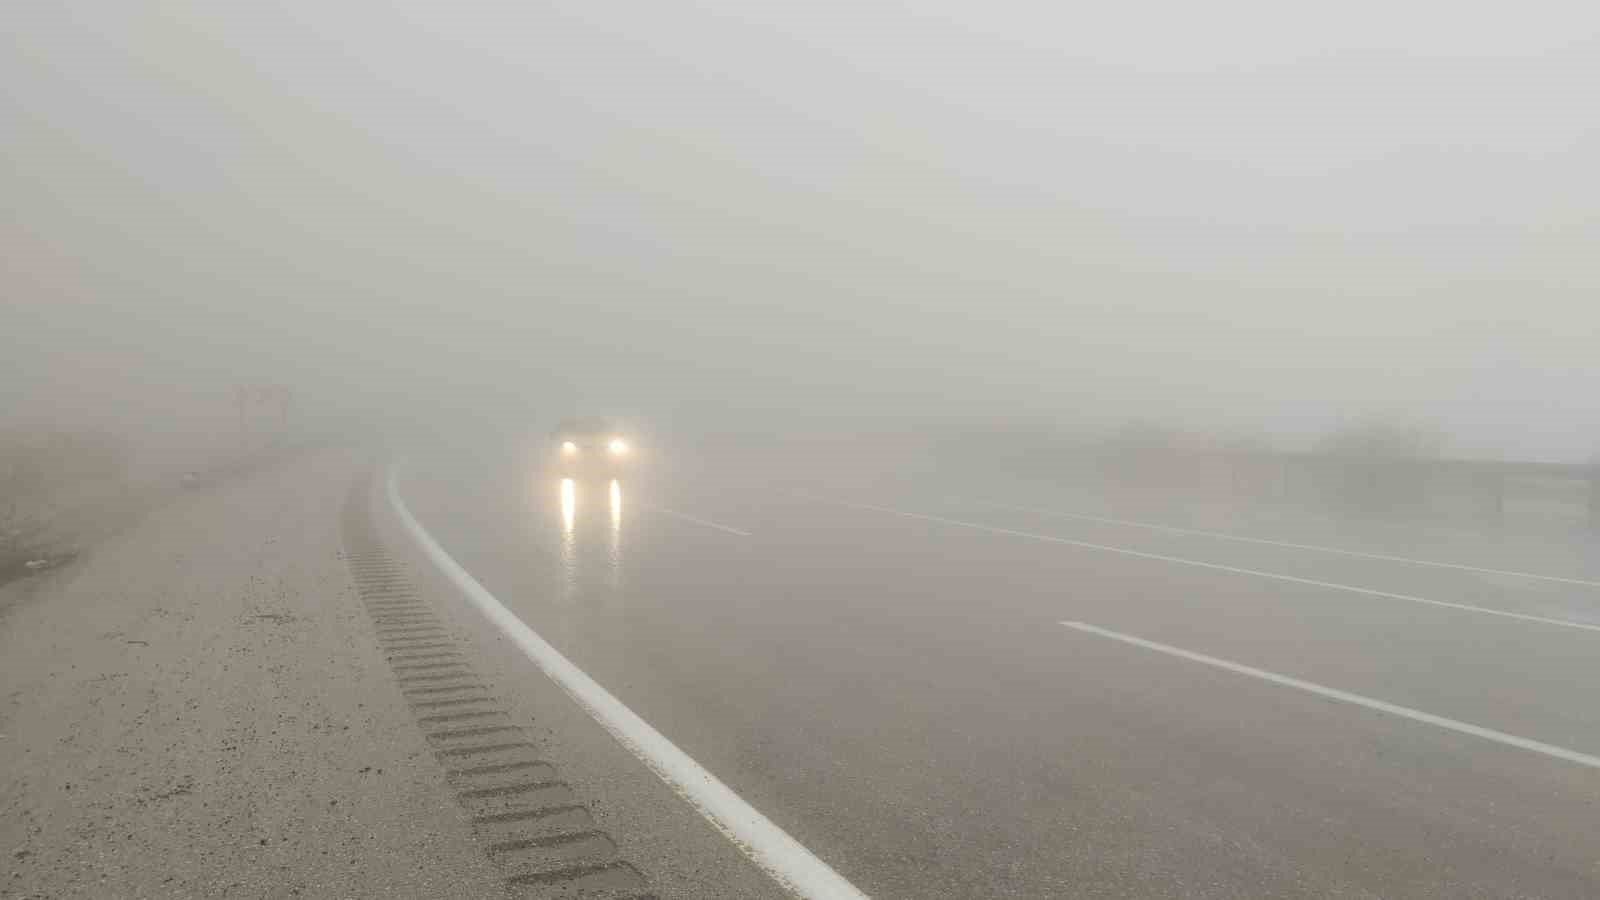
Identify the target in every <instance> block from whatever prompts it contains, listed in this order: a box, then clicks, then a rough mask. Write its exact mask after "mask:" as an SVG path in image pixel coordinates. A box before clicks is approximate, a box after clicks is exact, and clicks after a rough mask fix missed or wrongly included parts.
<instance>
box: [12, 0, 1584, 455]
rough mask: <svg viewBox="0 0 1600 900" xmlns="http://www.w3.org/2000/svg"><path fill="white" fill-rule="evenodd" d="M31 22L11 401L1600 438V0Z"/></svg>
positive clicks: (1490, 444) (153, 10) (534, 6)
mask: <svg viewBox="0 0 1600 900" xmlns="http://www.w3.org/2000/svg"><path fill="white" fill-rule="evenodd" d="M8 18H9V22H8V28H7V35H6V36H5V37H4V38H0V40H3V41H4V42H5V45H4V50H3V52H0V125H3V127H0V152H3V153H4V155H5V160H4V161H5V169H4V172H3V173H0V179H3V181H0V190H3V196H4V197H5V199H6V212H7V214H6V216H5V217H4V219H3V220H0V228H3V232H0V267H3V268H0V278H3V284H4V287H3V290H4V295H3V296H4V318H3V320H0V379H3V381H4V386H3V388H0V390H3V391H4V394H3V399H4V402H5V405H6V410H7V413H8V415H9V416H13V417H35V418H36V417H38V416H40V415H44V414H48V415H53V416H58V417H60V418H62V419H63V420H66V419H68V418H70V417H71V416H75V415H85V416H87V415H97V414H102V413H104V412H105V410H107V409H118V410H122V411H123V412H124V414H126V411H127V410H130V409H135V410H159V409H161V408H163V407H164V406H166V405H170V404H171V403H172V402H174V401H172V400H171V397H173V396H175V395H176V394H194V393H196V392H199V393H204V392H206V391H209V390H213V389H218V390H224V391H225V390H228V389H230V388H231V386H232V385H233V384H234V383H236V382H239V381H241V380H271V381H278V382H283V383H287V384H291V385H293V386H294V387H296V389H297V390H299V391H300V392H302V394H303V395H304V396H306V397H308V398H311V397H315V398H318V400H319V401H320V402H326V403H328V404H330V405H332V406H337V407H339V408H351V409H353V408H360V407H362V406H363V405H371V406H374V407H385V408H389V409H394V408H397V407H398V408H412V409H416V410H417V411H418V414H419V416H422V417H425V416H426V414H427V411H428V409H429V408H430V407H432V406H437V405H446V404H454V403H460V402H462V401H463V398H473V400H474V402H482V403H484V404H486V405H489V406H492V405H495V404H500V405H501V407H502V408H504V409H505V410H506V414H507V415H516V414H520V413H517V412H516V410H518V409H519V405H520V404H524V403H525V404H528V405H529V406H531V407H539V408H541V409H542V408H546V407H549V408H554V407H561V408H562V409H563V411H566V410H568V409H572V410H579V411H585V412H612V411H622V412H637V413H644V414H647V415H654V416H658V417H663V418H672V417H674V416H683V417H691V416H706V415H712V414H714V413H715V411H716V410H718V409H723V408H727V409H731V410H736V411H738V412H739V414H741V415H743V414H758V413H760V412H761V411H771V412H775V413H779V414H782V413H785V412H787V411H791V410H816V409H840V410H849V411H852V412H864V413H869V414H904V415H939V416H944V417H963V416H984V417H991V418H1007V417H1013V416H1015V417H1025V418H1032V419H1039V418H1059V419H1061V420H1091V421H1112V420H1117V419H1120V418H1125V417H1143V418H1162V419H1171V420H1174V421H1177V422H1181V423H1187V424H1205V423H1216V424H1218V425H1220V426H1222V427H1227V428H1248V427H1252V426H1257V425H1258V426H1260V427H1261V428H1264V429H1266V430H1269V431H1273V432H1276V433H1280V434H1290V435H1293V434H1304V433H1308V432H1312V431H1316V430H1318V429H1321V428H1324V427H1327V425H1328V424H1329V423H1332V422H1336V421H1338V420H1339V419H1341V418H1344V417H1353V416H1366V415H1384V416H1396V417H1405V418H1414V419H1424V420H1431V421H1435V422H1438V423H1439V424H1441V425H1443V426H1444V427H1446V428H1448V429H1449V430H1450V431H1451V432H1453V433H1454V434H1455V435H1456V440H1455V445H1456V447H1457V448H1458V449H1460V450H1462V451H1464V452H1484V451H1493V452H1505V453H1509V454H1512V455H1519V456H1526V455H1535V456H1546V457H1587V456H1588V455H1589V454H1590V453H1591V452H1592V451H1593V450H1596V449H1600V390H1597V387H1600V353H1597V352H1596V351H1597V347H1600V340H1597V338H1600V250H1597V248H1600V102H1597V97H1596V91H1595V87H1594V86H1595V85H1596V84H1600V4H1596V3H1592V2H1573V3H1541V2H1526V3H1520V4H1511V3H1505V2H1492V3H1491V2H1472V0H1466V2H1460V0H1457V2H1444V0H1439V2H1434V0H1427V2H1421V0H1414V2H1405V0H1386V2H1367V0H1358V2H1340V3H1326V4H1319V5H1315V6H1313V5H1309V4H1285V3H1278V2H1264V0H1222V2H1211V3H1205V4H1193V3H1185V2H1178V0H1159V2H1158V0H1148V2H1129V3H1118V4H1062V3H1051V2H1039V3H1019V2H1004V0H1001V2H995V0H985V2H981V3H979V2H966V3H955V2H946V0H917V2H911V0H907V2H887V0H863V2H852V3H784V4H777V3H764V2H751V0H715V2H704V0H702V2H694V3H687V2H680V3H660V4H607V3H596V2H593V0H585V2H547V3H504V4H470V3H414V4H395V3H370V4H358V3H354V2H351V3H316V4H313V3H301V4H243V3H240V4H228V3H193V4H177V3H170V4H136V3H128V4H113V3H91V2H79V3H58V2H43V0H41V2H24V3H20V4H17V5H15V6H14V7H13V8H12V10H11V14H10V16H9V17H8Z"/></svg>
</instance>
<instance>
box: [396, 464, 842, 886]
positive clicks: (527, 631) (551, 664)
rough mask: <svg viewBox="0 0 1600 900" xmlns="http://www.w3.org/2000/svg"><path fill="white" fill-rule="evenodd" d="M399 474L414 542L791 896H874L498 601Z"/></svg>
mask: <svg viewBox="0 0 1600 900" xmlns="http://www.w3.org/2000/svg"><path fill="white" fill-rule="evenodd" d="M397 469H398V467H397V466H390V467H389V470H388V473H387V478H386V481H387V488H388V495H389V504H390V506H392V507H393V508H394V511H395V513H396V514H397V515H398V516H399V519H400V521H401V523H402V524H403V525H404V526H405V528H406V530H407V531H408V532H409V533H410V535H411V537H412V539H413V540H415V541H416V542H417V545H418V546H420V547H421V548H422V550H423V552H424V553H426V554H427V555H428V558H429V559H430V560H432V561H433V564H434V565H436V566H438V567H439V570H440V572H442V573H443V574H444V575H445V576H446V577H448V578H449V579H450V580H451V581H452V582H454V583H455V585H456V587H457V588H459V589H460V590H461V592H462V593H463V594H464V595H466V597H467V599H468V600H470V601H471V602H472V604H473V605H474V606H476V607H477V608H478V611H479V612H481V613H483V615H484V617H485V618H487V619H488V620H489V621H490V622H492V623H494V624H495V625H496V626H498V627H499V628H500V630H501V631H503V632H505V634H506V636H507V637H509V638H511V640H512V641H513V642H515V643H516V644H517V646H518V647H519V648H521V650H522V652H523V653H524V654H526V655H527V657H528V658H529V659H531V660H533V662H534V663H535V664H537V665H538V666H539V668H540V669H541V670H543V671H544V673H545V674H546V675H548V676H549V677H550V678H551V680H553V681H555V683H556V684H558V685H560V686H561V689H562V690H564V691H566V692H567V694H568V695H569V696H571V697H572V699H573V700H575V701H577V703H578V705H579V706H582V707H583V709H584V711H585V712H587V713H588V714H589V715H590V716H591V717H593V718H594V720H595V721H596V722H599V723H600V725H601V726H602V727H604V728H605V729H606V731H609V732H610V733H611V735H612V737H615V738H616V739H617V740H618V741H619V742H620V743H621V744H622V745H623V746H624V747H627V748H628V750H629V751H630V752H632V753H633V755H634V756H636V757H638V758H639V759H640V761H642V762H643V763H644V764H645V765H647V766H649V767H650V769H651V771H653V772H655V773H656V775H657V776H659V777H660V778H661V780H662V781H664V782H666V783H667V785H668V786H669V787H671V788H672V789H673V790H674V791H676V792H677V794H678V795H679V796H680V797H682V798H683V799H684V800H686V801H688V802H689V804H690V805H692V806H693V807H694V808H695V809H696V810H697V811H698V812H699V813H700V815H702V816H704V817H705V818H706V820H707V821H709V822H710V823H711V824H712V825H713V826H715V827H716V828H717V830H718V831H721V832H722V833H723V835H724V836H726V837H727V838H728V839H729V840H730V841H732V842H733V844H734V846H736V847H738V848H739V850H740V851H741V852H743V853H744V855H745V856H747V857H749V858H750V860H751V861H752V862H754V863H755V864H756V865H757V866H759V867H760V868H761V869H762V871H764V872H766V873H767V874H768V875H769V876H771V877H772V878H773V880H775V881H777V882H778V884H780V885H782V886H783V887H784V888H785V889H786V890H788V891H790V892H792V893H794V894H796V895H797V896H800V897H807V898H827V900H832V898H840V900H855V898H862V900H864V898H866V896H867V895H866V894H864V893H862V892H861V891H860V890H858V889H857V888H856V887H855V885H852V884H851V883H850V882H849V881H846V880H845V879H844V877H843V876H841V875H840V874H839V873H838V872H835V871H834V870H833V869H832V868H831V867H830V866H829V865H828V864H827V863H825V862H823V861H822V860H821V859H819V858H817V856H816V855H815V854H813V853H812V852H811V851H810V850H808V849H806V848H805V846H804V845H802V844H801V843H800V842H799V841H796V840H795V839H794V838H792V837H790V836H789V834H788V833H787V832H785V831H784V830H783V829H781V828H779V827H778V826H777V825H775V824H773V823H772V821H771V820H770V819H768V818H767V817H766V816H764V815H762V814H761V813H760V812H759V811H758V810H756V808H755V807H753V806H751V805H750V804H749V803H746V802H745V801H744V799H743V798H741V797H740V796H739V795H738V794H735V793H734V792H733V791H732V790H731V789H730V788H729V787H728V786H727V785H725V784H723V783H722V782H721V781H719V780H718V779H717V777H716V776H715V775H712V774H711V773H710V772H708V771H706V770H705V769H704V768H702V767H701V766H700V764H699V763H697V762H695V761H694V760H693V759H691V758H690V757H689V755H688V754H686V753H684V752H683V751H682V750H679V749H678V748H677V746H676V745H674V744H673V743H672V742H671V741H669V740H667V739H666V737H664V736H663V735H662V734H661V733H660V732H658V731H656V730H655V729H654V728H652V727H651V726H650V723H648V722H646V721H645V720H644V719H641V718H639V716H638V715H636V714H635V713H634V712H633V710H631V709H628V707H626V706H624V705H623V704H622V701H620V700H618V699H617V698H616V697H614V696H612V695H611V692H609V691H607V690H606V689H605V688H604V687H601V686H600V683H599V682H597V681H595V680H594V679H593V678H590V677H589V676H588V675H587V674H586V673H584V671H583V670H582V669H579V668H578V667H577V666H576V665H574V664H573V663H572V662H571V661H570V660H568V659H567V658H566V657H565V656H563V655H561V653H560V651H558V650H556V648H555V647H553V646H551V645H550V644H549V643H547V642H546V641H545V640H544V638H541V637H540V636H539V635H538V634H537V633H536V632H535V631H534V630H533V629H532V628H529V627H528V626H527V624H526V623H524V622H523V621H522V620H521V619H519V618H517V616H516V614H514V613H512V612H511V611H510V610H509V609H506V607H505V606H504V605H503V604H501V602H500V601H499V600H497V599H495V597H494V595H493V594H491V593H489V591H488V589H486V588H485V587H484V586H483V585H481V584H479V583H478V580H477V579H475V578H473V577H472V575H471V574H470V573H469V572H467V570H466V569H463V568H462V567H461V565H460V564H459V563H457V562H456V561H455V560H454V559H452V558H451V557H450V554H448V553H446V552H445V550H444V548H443V547H441V546H439V544H438V542H436V541H435V540H434V539H433V537H432V536H431V535H429V534H428V532H427V530H426V529H424V528H423V527H422V525H421V523H419V522H418V521H417V520H416V518H414V517H413V516H412V515H411V511H410V510H409V509H408V508H407V507H406V504H405V501H404V500H403V499H401V497H400V491H399V488H398V486H397V483H396V472H397Z"/></svg>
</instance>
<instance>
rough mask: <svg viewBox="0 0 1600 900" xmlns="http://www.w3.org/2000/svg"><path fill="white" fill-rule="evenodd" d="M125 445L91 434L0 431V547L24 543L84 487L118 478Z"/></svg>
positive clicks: (126, 450)
mask: <svg viewBox="0 0 1600 900" xmlns="http://www.w3.org/2000/svg"><path fill="white" fill-rule="evenodd" d="M130 456H131V453H130V451H129V448H128V445H127V444H126V443H125V442H123V441H121V440H119V439H117V438H115V437H112V436H111V435H108V434H105V433H102V432H96V431H53V432H37V431H22V430H12V431H0V548H6V547H10V546H12V545H14V544H16V543H19V542H22V541H24V540H26V539H27V537H28V535H29V534H30V533H32V532H33V531H35V530H37V529H39V528H41V527H43V526H44V524H45V523H46V522H47V521H48V520H49V518H50V517H51V516H52V515H53V514H54V513H55V512H56V511H58V510H59V509H60V508H61V507H62V506H63V505H64V504H70V503H71V502H72V501H73V498H74V495H75V494H77V493H78V492H79V491H80V490H81V488H82V487H83V486H84V485H86V484H105V483H107V482H114V481H118V480H120V479H121V478H122V477H123V476H124V475H125V473H126V471H127V468H128V463H129V459H130Z"/></svg>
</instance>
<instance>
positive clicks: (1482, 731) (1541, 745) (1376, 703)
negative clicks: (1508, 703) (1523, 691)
mask: <svg viewBox="0 0 1600 900" xmlns="http://www.w3.org/2000/svg"><path fill="white" fill-rule="evenodd" d="M1060 624H1062V625H1065V626H1067V627H1068V628H1073V629H1076V630H1078V631H1083V632H1087V633H1089V634H1097V635H1099V636H1101V637H1105V638H1111V639H1112V640H1114V641H1121V642H1123V643H1125V644H1133V645H1134V646H1136V647H1143V648H1145V649H1146V650H1154V651H1156V652H1157V653H1165V654H1167V655H1169V656H1177V657H1181V658H1183V659H1187V660H1191V661H1193V662H1197V663H1204V664H1206V665H1208V666H1215V667H1217V668H1219V669H1227V670H1228V671H1230V672H1237V673H1238V674H1240V675H1249V676H1250V677H1252V678H1260V679H1261V680H1263V681H1270V682H1272V683H1274V684H1281V685H1283V686H1285V687H1292V688H1296V689H1299V690H1302V691H1309V692H1310V693H1313V694H1318V695H1320V696H1323V697H1327V698H1329V699H1332V700H1338V701H1340V702H1343V703H1353V704H1355V705H1357V706H1365V707H1366V708H1368V709H1375V710H1377V711H1379V712H1384V713H1388V714H1389V715H1392V716H1399V717H1401V718H1404V719H1411V720H1412V721H1415V722H1423V723H1426V724H1428V725H1434V726H1437V727H1439V728H1447V729H1449V730H1451V731H1459V732H1461V733H1462V734H1470V735H1472V736H1473V737H1479V738H1483V739H1485V740H1490V741H1494V742H1495V743H1498V744H1505V745H1506V746H1508V747H1516V748H1518V749H1521V750H1530V751H1532V752H1534V753H1540V754H1543V755H1545V756H1550V757H1554V758H1556V759H1561V760H1566V761H1567V762H1574V763H1577V764H1579V765H1582V766H1588V767H1590V768H1592V769H1600V756H1591V755H1589V754H1587V753H1580V752H1578V751H1577V750H1569V749H1567V748H1566V747H1558V746H1556V745H1555V744H1546V743H1545V742H1543V741H1536V740H1533V739H1532V738H1525V737H1518V736H1516V735H1514V734H1507V733H1505V732H1504V731H1496V730H1494V729H1493V728H1484V727H1483V726H1482V725H1473V724H1472V723H1470V722H1462V721H1460V720H1457V719H1450V718H1446V717H1445V716H1436V715H1434V714H1433V713H1426V712H1423V711H1422V710H1419V709H1412V708H1411V707H1409V706H1400V705H1399V704H1396V703H1389V702H1387V701H1384V700H1378V699H1375V698H1373V697H1367V696H1365V695H1362V694H1352V693H1350V692H1349V691H1341V690H1339V689H1338V688H1331V687H1328V686H1327V685H1322V684H1317V683H1316V682H1314V681H1305V680H1303V679H1300V678H1294V677H1292V676H1289V675H1279V674H1278V673H1276V672H1268V671H1267V670H1265V669H1257V668H1256V667H1254V666H1247V665H1244V664H1243V663H1236V662H1231V661H1229V660H1226V659H1218V658H1217V657H1215V656H1207V655H1205V654H1204V653H1196V652H1194V651H1193V650H1185V649H1183V648H1182V647H1174V646H1172V645H1170V644H1162V643H1157V642H1156V641H1151V640H1146V639H1145V638H1141V637H1134V636H1133V635H1131V634H1123V633H1122V632H1120V631H1112V630H1111V629H1109V628H1101V627H1099V626H1098V625H1090V624H1088V623H1086V622H1065V621H1064V622H1061V623H1060Z"/></svg>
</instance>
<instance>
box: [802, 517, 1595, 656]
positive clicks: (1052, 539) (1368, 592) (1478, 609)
mask: <svg viewBox="0 0 1600 900" xmlns="http://www.w3.org/2000/svg"><path fill="white" fill-rule="evenodd" d="M796 493H797V495H798V496H802V497H807V498H809V499H811V500H817V501H821V502H824V503H833V504H837V505H839V506H847V507H853V508H855V509H866V510H871V511H873V512H881V513H887V514H889V515H891V516H902V517H904V518H907V519H921V520H922V521H924V522H938V523H940V524H942V525H954V526H956V527H958V528H971V529H973V530H975V531H987V532H989V533H990V534H1004V535H1009V536H1011V537H1020V538H1027V539H1029V540H1033V541H1044V542H1046V543H1051V544H1066V545H1067V546H1071V547H1083V548H1085V549H1088V550H1101V551H1104V552H1106V553H1118V554H1121V555H1123V556H1133V557H1137V558H1139V559H1154V560H1158V561H1160V562H1166V563H1174V564H1176V565H1180V566H1195V567H1196V568H1201V569H1211V570H1213V571H1217V572H1230V573H1233V574H1235V575H1254V576H1255V577H1257V578H1271V579H1273V580H1275V581H1287V582H1290V583H1293V584H1304V585H1309V586H1311V587H1319V588H1328V589H1330V590H1335V591H1347V592H1349V593H1352V594H1362V595H1365V596H1368V597H1383V598H1385V599H1388V600H1405V601H1407V602H1410V603H1422V604H1426V605H1428V606H1442V607H1444V608H1446V609H1459V610H1462V611H1463V612H1471V613H1479V614H1482V615H1485V616H1499V617H1501V618H1504V619H1517V620H1519V621H1523V622H1537V623H1539V624H1541V625H1556V626H1559V627H1561V628H1576V629H1578V630H1581V631H1600V625H1591V624H1589V623H1587V622H1574V621H1571V620H1570V619H1550V618H1546V617H1544V616H1530V615H1527V614H1526V613H1514V612H1507V611H1506V610H1503V609H1490V608H1489V607H1487V606H1473V605H1471V604H1468V603H1452V602H1450V601H1448V600H1429V599H1428V598H1426V597H1414V596H1412V595H1410V594H1394V593H1390V592H1389V591H1375V590H1373V589H1371V588H1364V587H1355V586H1354V585H1349V584H1338V583H1336V582H1332V581H1317V580H1315V579H1312V578H1298V577H1296V576H1294V575H1280V574H1278V573H1276V572H1262V571H1259V570H1257V569H1242V568H1239V567H1238V566H1224V565H1222V564H1220V563H1209V562H1204V561H1201V560H1198V559H1184V558H1183V557H1181V556H1165V555H1163V554H1160V553H1146V552H1144V551H1142V550H1129V549H1128V548H1127V547H1114V546H1112V545H1110V544H1095V543H1091V542H1089V541H1075V540H1072V539H1071V538H1064V537H1056V536H1054V535H1049V534H1035V533H1034V532H1031V531H1018V530H1016V529H1014V528H999V527H996V526H994V525H984V524H981V523H979V522H963V521H962V520H960V519H947V518H945V517H944V516H929V515H924V514H922V513H914V512H906V511H905V510H900V509H892V508H890V507H887V506H874V505H872V504H870V503H853V502H850V501H848V500H834V499H832V498H829V497H819V496H816V495H814V494H807V493H802V492H796Z"/></svg>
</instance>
